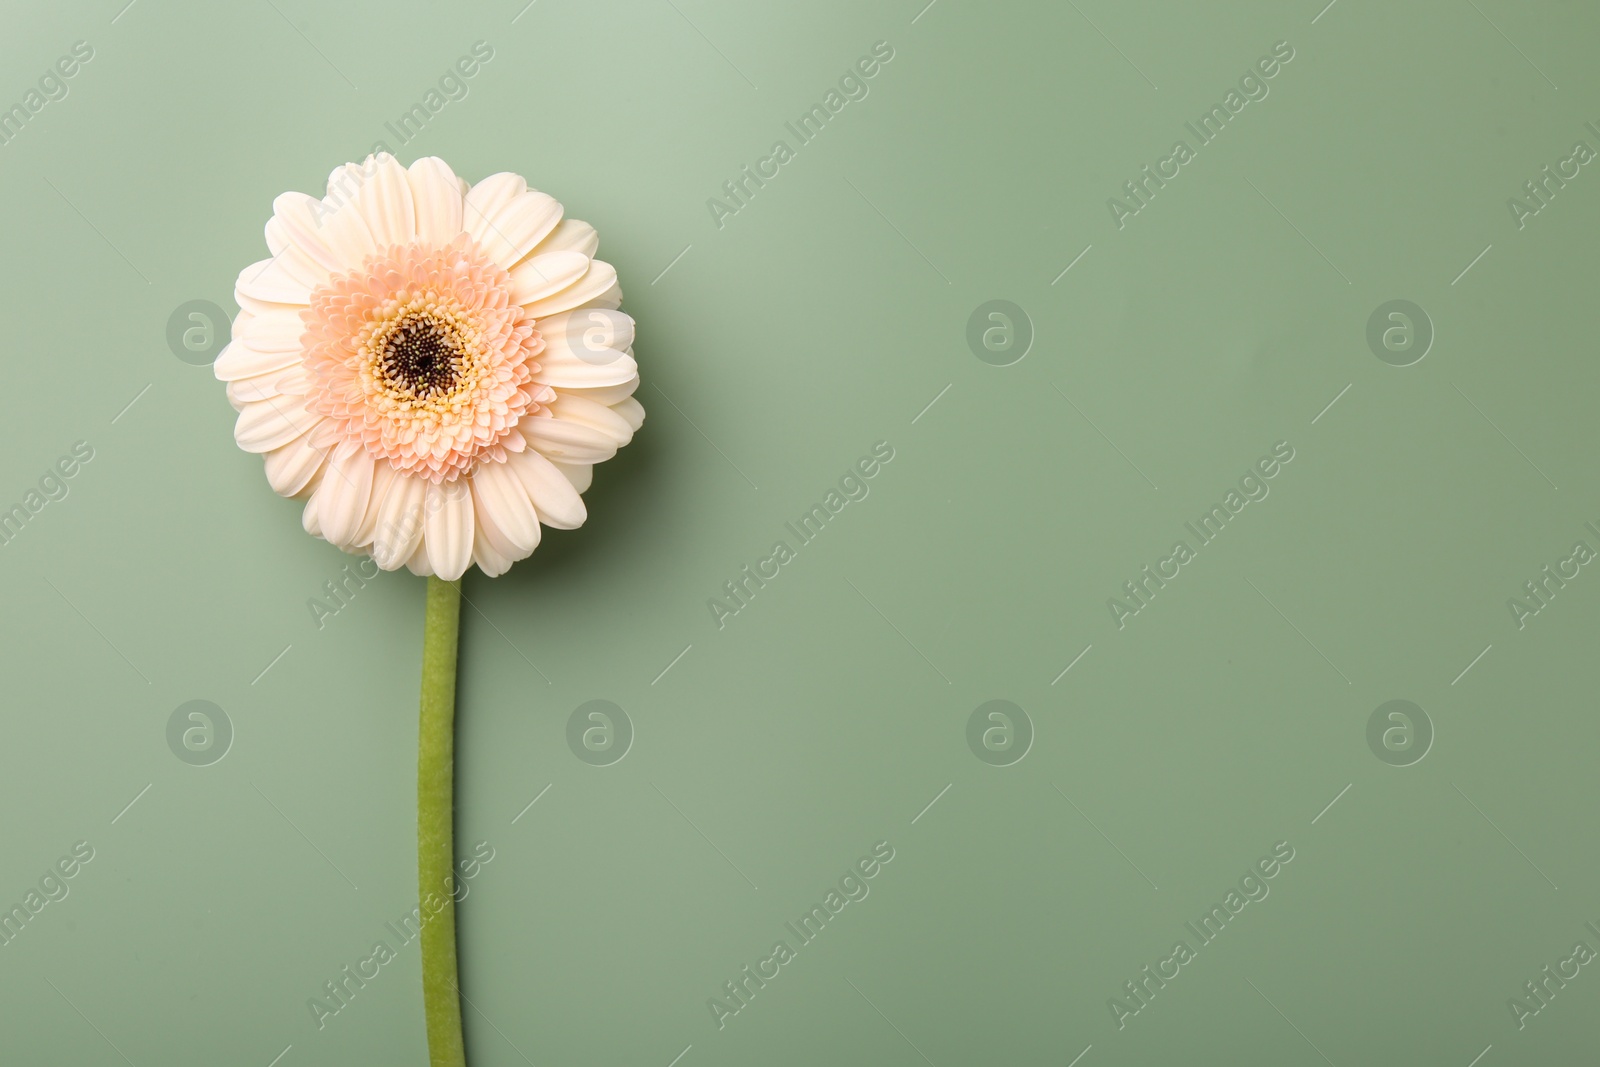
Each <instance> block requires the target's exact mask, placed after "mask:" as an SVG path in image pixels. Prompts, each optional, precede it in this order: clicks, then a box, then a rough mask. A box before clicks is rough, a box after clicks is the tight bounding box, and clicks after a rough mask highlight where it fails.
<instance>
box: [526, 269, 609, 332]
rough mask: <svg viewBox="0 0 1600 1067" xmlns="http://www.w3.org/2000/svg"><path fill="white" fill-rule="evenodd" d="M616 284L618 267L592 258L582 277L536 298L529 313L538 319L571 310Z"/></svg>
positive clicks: (595, 297) (529, 306)
mask: <svg viewBox="0 0 1600 1067" xmlns="http://www.w3.org/2000/svg"><path fill="white" fill-rule="evenodd" d="M616 284H617V268H615V267H613V266H612V265H611V264H609V263H607V262H606V261H605V260H603V259H592V260H590V261H589V270H588V271H587V272H586V273H585V274H584V276H583V277H582V278H580V279H578V281H576V282H574V283H573V284H572V285H570V286H568V287H567V288H565V289H563V290H562V291H561V292H559V293H556V294H555V295H553V296H547V297H545V298H544V299H542V300H535V301H534V302H533V303H531V304H529V305H527V310H528V314H529V315H532V316H533V317H534V318H536V319H542V318H544V317H545V316H547V315H554V314H556V313H557V312H560V311H571V310H572V309H573V308H575V307H579V306H580V305H582V304H586V303H588V302H589V301H591V300H595V299H597V298H599V297H603V296H605V295H606V294H607V293H608V292H610V290H611V289H612V288H613V287H615V286H616ZM619 301H620V291H619Z"/></svg>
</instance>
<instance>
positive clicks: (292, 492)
mask: <svg viewBox="0 0 1600 1067" xmlns="http://www.w3.org/2000/svg"><path fill="white" fill-rule="evenodd" d="M327 455H328V453H327V451H326V450H325V449H321V448H312V447H311V435H310V434H309V433H304V434H301V435H300V436H299V437H296V438H295V439H294V440H293V441H290V442H289V443H288V444H286V445H284V446H283V447H282V448H275V449H273V450H272V451H271V452H268V453H267V454H266V457H265V459H266V463H267V482H268V484H270V485H271V486H272V491H273V492H274V493H277V494H278V495H279V496H289V497H293V496H299V495H300V494H301V493H302V492H304V491H305V490H306V489H307V488H308V487H310V486H312V484H313V480H314V479H315V478H316V476H317V474H318V473H319V472H320V471H321V470H322V463H323V461H324V460H325V459H326V458H327Z"/></svg>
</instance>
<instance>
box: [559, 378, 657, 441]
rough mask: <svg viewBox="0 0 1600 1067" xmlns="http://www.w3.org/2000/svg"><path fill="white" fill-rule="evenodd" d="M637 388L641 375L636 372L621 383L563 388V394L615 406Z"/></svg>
mask: <svg viewBox="0 0 1600 1067" xmlns="http://www.w3.org/2000/svg"><path fill="white" fill-rule="evenodd" d="M637 388H639V376H638V375H637V374H635V375H634V376H633V377H632V378H629V379H628V380H627V381H625V382H623V383H622V384H621V385H605V386H599V387H596V388H592V389H573V388H570V387H569V388H565V389H562V390H561V395H562V396H581V397H583V398H584V399H585V400H593V401H594V402H595V403H596V404H604V405H605V406H606V407H614V406H616V405H617V404H620V403H622V402H623V401H624V400H626V399H628V398H629V397H631V396H632V395H633V391H634V390H635V389H637ZM634 429H638V427H634Z"/></svg>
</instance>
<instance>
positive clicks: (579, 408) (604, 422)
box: [523, 396, 644, 448]
mask: <svg viewBox="0 0 1600 1067" xmlns="http://www.w3.org/2000/svg"><path fill="white" fill-rule="evenodd" d="M635 406H637V403H635ZM639 410H640V411H641V412H643V411H644V409H643V408H639ZM550 412H551V414H553V415H554V416H555V417H556V419H557V420H558V421H562V422H568V423H577V424H579V425H582V426H587V427H588V428H590V429H592V430H594V431H595V432H596V433H602V434H605V436H606V437H607V438H609V439H610V440H611V441H612V442H613V443H614V444H615V445H616V446H617V447H618V448H620V447H622V446H623V445H625V444H627V443H628V442H629V441H632V440H633V431H634V430H635V429H636V427H635V426H633V425H632V424H631V423H630V422H629V421H628V420H627V419H626V418H625V417H623V415H622V414H621V413H620V412H617V411H613V410H611V408H610V407H608V406H607V405H605V404H597V403H595V402H594V401H593V400H586V399H584V398H583V397H581V396H558V397H556V402H555V403H554V404H552V405H550ZM527 421H528V420H527V419H524V420H523V422H524V423H526V422H527ZM534 447H536V448H537V447H538V446H537V445H535V446H534Z"/></svg>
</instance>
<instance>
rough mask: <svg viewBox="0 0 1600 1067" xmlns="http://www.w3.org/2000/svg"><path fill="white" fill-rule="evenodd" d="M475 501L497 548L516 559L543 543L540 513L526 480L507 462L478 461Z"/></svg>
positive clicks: (473, 496) (476, 510)
mask: <svg viewBox="0 0 1600 1067" xmlns="http://www.w3.org/2000/svg"><path fill="white" fill-rule="evenodd" d="M472 502H473V505H474V507H475V512H474V513H475V514H476V516H477V519H478V524H479V525H480V526H483V527H485V528H486V529H487V530H488V531H489V534H490V537H489V540H490V543H492V544H493V545H494V546H495V548H496V549H497V550H498V551H500V552H501V553H503V554H505V555H506V556H508V557H510V558H511V559H513V560H518V559H525V558H527V556H528V554H529V553H530V552H532V551H533V550H534V548H535V547H537V546H538V544H539V516H538V515H537V514H535V512H534V510H533V501H532V500H530V499H529V498H528V491H527V490H526V489H524V488H523V487H522V480H521V479H520V478H518V477H517V476H516V475H515V474H513V473H512V472H511V469H510V468H509V467H508V466H506V464H504V463H495V462H493V461H488V462H484V463H480V464H478V467H477V469H476V470H475V471H474V472H473V475H472Z"/></svg>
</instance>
